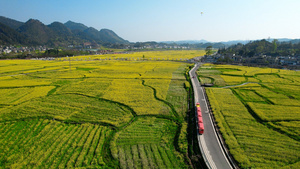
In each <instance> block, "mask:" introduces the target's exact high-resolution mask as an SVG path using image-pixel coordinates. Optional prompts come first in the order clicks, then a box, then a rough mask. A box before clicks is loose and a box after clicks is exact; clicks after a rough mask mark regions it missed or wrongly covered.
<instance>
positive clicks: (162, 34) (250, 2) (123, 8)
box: [0, 0, 300, 42]
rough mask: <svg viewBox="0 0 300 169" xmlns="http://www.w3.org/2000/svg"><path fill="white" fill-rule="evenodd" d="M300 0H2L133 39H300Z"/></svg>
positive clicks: (27, 14)
mask: <svg viewBox="0 0 300 169" xmlns="http://www.w3.org/2000/svg"><path fill="white" fill-rule="evenodd" d="M299 7H300V0H0V16H5V17H8V18H11V19H15V20H18V21H22V22H26V21H27V20H29V19H31V18H32V19H38V20H39V21H41V22H43V23H44V24H46V25H48V24H51V23H52V22H54V21H58V22H61V23H65V22H67V21H69V20H71V21H73V22H78V23H82V24H84V25H86V26H88V27H94V28H96V29H98V30H100V29H103V28H107V29H111V30H113V31H114V32H115V33H116V34H118V35H119V36H120V37H122V38H123V39H125V40H128V41H130V42H146V41H178V40H202V39H204V40H207V41H211V42H222V41H230V40H257V39H267V38H276V39H279V38H290V39H300V22H299V18H300V10H299Z"/></svg>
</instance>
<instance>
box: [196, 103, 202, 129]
mask: <svg viewBox="0 0 300 169" xmlns="http://www.w3.org/2000/svg"><path fill="white" fill-rule="evenodd" d="M196 107H197V121H198V125H197V127H198V132H199V134H203V133H204V125H203V119H202V113H201V107H200V104H199V103H196Z"/></svg>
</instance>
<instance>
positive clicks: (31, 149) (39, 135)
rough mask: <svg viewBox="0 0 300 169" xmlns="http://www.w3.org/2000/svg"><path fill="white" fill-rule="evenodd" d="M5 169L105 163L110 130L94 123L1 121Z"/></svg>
mask: <svg viewBox="0 0 300 169" xmlns="http://www.w3.org/2000/svg"><path fill="white" fill-rule="evenodd" d="M0 126H1V127H0V130H1V132H0V133H1V137H0V142H1V145H0V153H1V157H0V164H1V166H2V167H4V168H24V167H25V168H28V167H39V168H75V167H92V166H101V165H104V162H103V158H102V154H101V153H102V148H103V143H104V140H105V138H106V137H107V135H109V134H110V132H111V130H110V129H109V128H108V127H103V126H100V125H93V124H81V125H78V124H66V123H61V122H57V121H53V120H44V119H32V120H24V121H17V122H6V123H1V124H0Z"/></svg>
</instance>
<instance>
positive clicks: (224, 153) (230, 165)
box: [208, 114, 232, 168]
mask: <svg viewBox="0 0 300 169" xmlns="http://www.w3.org/2000/svg"><path fill="white" fill-rule="evenodd" d="M208 116H209V119H210V121H211V123H210V124H211V126H212V127H213V129H214V131H216V129H215V126H214V125H213V123H212V119H211V117H210V114H209V115H208ZM214 134H215V136H216V138H217V142H218V144H219V147H220V149H221V151H222V154H223V156H224V157H225V160H226V162H227V163H228V165H229V167H230V168H232V167H231V165H230V163H229V161H228V159H227V156H226V155H225V153H224V150H223V148H222V146H221V143H220V140H219V138H218V136H217V134H216V132H214Z"/></svg>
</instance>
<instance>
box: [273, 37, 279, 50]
mask: <svg viewBox="0 0 300 169" xmlns="http://www.w3.org/2000/svg"><path fill="white" fill-rule="evenodd" d="M277 42H278V40H277V39H274V40H273V41H272V46H273V52H274V53H275V52H276V50H277Z"/></svg>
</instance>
